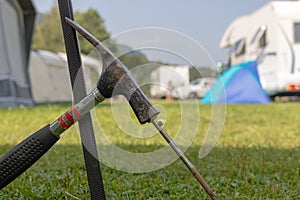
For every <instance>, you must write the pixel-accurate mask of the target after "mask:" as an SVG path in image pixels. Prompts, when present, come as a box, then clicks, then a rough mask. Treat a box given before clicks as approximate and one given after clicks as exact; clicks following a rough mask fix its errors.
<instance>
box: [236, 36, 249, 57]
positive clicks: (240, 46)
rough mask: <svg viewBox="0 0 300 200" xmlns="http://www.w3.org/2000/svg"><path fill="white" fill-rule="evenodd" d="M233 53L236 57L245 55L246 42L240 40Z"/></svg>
mask: <svg viewBox="0 0 300 200" xmlns="http://www.w3.org/2000/svg"><path fill="white" fill-rule="evenodd" d="M233 52H234V53H235V55H236V56H241V55H244V54H245V52H246V42H245V39H241V40H238V41H237V42H235V43H234V45H233Z"/></svg>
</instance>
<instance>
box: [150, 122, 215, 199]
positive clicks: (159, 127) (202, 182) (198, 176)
mask: <svg viewBox="0 0 300 200" xmlns="http://www.w3.org/2000/svg"><path fill="white" fill-rule="evenodd" d="M151 123H152V124H153V125H154V126H155V128H156V129H157V130H158V131H159V133H160V134H161V135H162V136H163V138H164V139H165V140H166V141H167V142H168V144H169V145H170V146H171V148H172V149H173V150H174V151H175V153H176V154H177V155H178V156H179V158H180V159H181V160H182V162H183V163H184V164H185V165H186V166H187V167H188V168H189V170H190V172H191V173H192V174H193V175H194V177H195V178H196V179H197V181H198V182H199V183H200V185H201V186H202V187H203V188H204V189H205V191H206V192H207V194H208V195H209V196H210V198H211V199H213V200H217V199H218V197H217V195H216V194H215V193H214V192H213V191H212V189H211V188H210V187H209V185H208V184H207V183H206V181H205V180H204V179H203V178H202V176H201V175H200V174H199V172H198V171H197V170H196V168H195V167H194V165H193V164H192V163H191V162H190V161H189V160H188V158H187V157H186V156H185V155H184V153H183V152H182V151H181V150H180V149H179V148H178V147H177V145H176V144H175V142H174V141H173V140H172V138H171V137H170V136H169V135H168V133H167V132H166V130H164V128H163V127H162V126H160V125H159V124H158V122H157V121H156V119H153V120H152V121H151Z"/></svg>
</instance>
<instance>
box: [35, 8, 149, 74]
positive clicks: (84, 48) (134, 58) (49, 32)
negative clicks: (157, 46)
mask: <svg viewBox="0 0 300 200" xmlns="http://www.w3.org/2000/svg"><path fill="white" fill-rule="evenodd" d="M75 20H76V22H78V23H79V24H81V25H82V26H83V27H84V28H85V29H87V30H88V31H89V32H90V33H91V34H93V35H94V36H95V37H96V38H97V39H99V40H100V41H101V42H103V41H104V44H105V46H107V47H108V48H109V49H110V50H111V51H112V52H114V53H115V54H118V52H127V53H126V54H125V55H122V56H121V57H120V60H121V61H122V62H123V63H124V64H125V65H127V66H128V68H133V67H136V66H138V65H142V64H145V63H147V62H148V59H147V57H146V56H145V55H144V54H142V53H140V52H138V51H132V50H131V49H130V47H128V46H126V45H117V44H116V43H115V41H114V40H112V39H109V37H110V33H109V32H108V31H107V30H106V28H105V25H104V19H103V18H102V17H101V16H100V14H99V13H98V12H97V11H96V10H95V9H91V8H90V9H88V10H87V11H86V12H76V13H75ZM78 40H79V43H80V50H81V53H83V54H90V53H91V52H92V51H93V49H94V46H93V45H92V44H90V43H89V42H88V41H87V40H86V39H84V38H83V37H82V36H81V35H80V34H78ZM32 47H33V49H45V50H50V51H55V52H65V47H64V40H63V34H62V29H61V22H60V17H59V13H58V9H57V7H56V6H55V7H53V8H52V9H51V10H50V11H49V12H47V13H45V14H44V15H41V16H40V18H39V19H38V23H37V26H36V32H35V35H34V39H33V45H32ZM91 56H97V55H95V54H93V53H92V54H91Z"/></svg>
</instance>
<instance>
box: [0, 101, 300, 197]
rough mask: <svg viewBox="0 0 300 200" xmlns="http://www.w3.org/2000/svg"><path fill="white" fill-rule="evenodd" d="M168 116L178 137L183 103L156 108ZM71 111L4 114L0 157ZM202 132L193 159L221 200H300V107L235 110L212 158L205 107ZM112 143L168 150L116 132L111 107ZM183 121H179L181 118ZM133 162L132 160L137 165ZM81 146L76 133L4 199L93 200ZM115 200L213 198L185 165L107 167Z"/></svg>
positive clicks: (106, 110) (105, 116)
mask: <svg viewBox="0 0 300 200" xmlns="http://www.w3.org/2000/svg"><path fill="white" fill-rule="evenodd" d="M156 103H157V104H160V105H161V107H163V108H164V109H165V110H166V113H170V114H168V116H169V117H168V118H167V122H166V124H165V126H166V129H167V130H168V132H169V133H170V134H171V135H172V136H173V135H174V132H176V129H177V128H178V123H179V122H178V118H179V117H180V112H179V110H180V109H178V107H179V104H177V103H176V102H174V103H164V102H156ZM69 106H70V105H68V104H55V105H39V106H36V107H33V108H5V109H0V116H1V118H0V137H1V140H0V155H1V156H2V155H3V154H5V153H6V152H7V151H8V150H9V149H11V148H12V147H14V146H15V145H16V144H17V143H18V142H20V141H22V140H23V139H24V138H25V137H27V136H29V135H30V134H31V133H33V132H35V131H36V130H38V129H39V128H41V127H43V126H44V125H46V124H47V123H51V122H52V121H53V120H55V119H56V118H57V117H58V116H59V115H60V114H62V113H63V112H64V111H65V110H67V109H68V108H69ZM199 110H200V126H199V129H198V132H197V135H196V137H195V139H194V141H193V144H192V145H191V147H190V148H189V149H188V150H187V152H186V156H187V157H188V158H189V159H190V160H191V162H192V163H193V164H194V165H195V166H196V167H197V168H198V170H199V171H200V173H201V175H202V176H203V177H204V178H205V180H206V181H207V182H208V184H209V185H210V186H211V188H212V189H213V190H214V191H215V192H216V193H217V195H218V196H219V198H220V199H300V190H299V188H300V112H299V111H300V104H299V103H273V104H270V105H228V106H227V107H226V119H225V124H224V128H223V132H222V134H221V136H220V138H219V140H218V142H217V145H216V146H215V148H214V149H213V150H212V152H211V153H210V154H208V156H206V157H204V158H203V159H199V158H198V152H199V149H200V147H201V144H202V141H203V138H204V136H205V133H206V130H207V128H208V125H209V122H210V114H211V107H210V106H209V105H200V106H199ZM96 116H97V117H99V119H101V120H99V121H100V124H101V128H102V129H103V130H104V131H105V132H106V133H107V135H109V138H110V139H111V141H113V142H114V143H115V144H117V145H118V146H119V147H121V148H123V149H126V150H129V151H132V152H150V151H154V150H156V149H157V148H160V147H161V146H164V145H165V142H164V140H163V139H162V138H161V137H160V136H154V137H152V138H150V139H149V140H145V139H138V138H132V137H129V136H128V135H126V134H124V133H123V132H122V130H121V129H120V127H118V126H117V125H116V123H115V122H114V119H113V115H112V112H111V108H110V104H109V103H104V104H101V105H99V106H98V107H97V108H96ZM178 116H179V117H178ZM129 162H130V161H129ZM85 173H86V172H85V169H84V161H83V155H82V150H81V144H80V140H79V136H78V134H77V131H76V128H75V127H72V128H71V129H70V130H68V131H67V132H66V133H64V134H63V135H62V137H61V140H60V141H59V142H58V143H57V144H56V145H55V146H54V147H53V148H52V149H51V150H50V151H49V152H48V153H47V154H46V155H45V156H44V157H42V159H41V160H39V161H38V162H37V163H36V164H35V165H34V166H33V167H31V168H30V169H29V170H28V171H26V172H25V173H24V174H22V175H21V176H20V177H19V178H17V179H16V180H15V181H14V182H12V183H11V184H9V185H8V186H7V187H5V188H4V189H2V190H1V191H0V199H89V191H88V184H87V178H86V174H85ZM102 176H103V177H104V184H105V190H106V195H107V199H209V198H208V195H207V194H206V193H205V192H204V190H203V189H202V188H201V187H200V186H199V185H198V183H197V182H196V180H194V178H193V177H192V175H190V173H189V171H188V170H187V168H186V167H185V166H184V164H183V163H182V162H181V161H176V162H174V163H172V164H171V165H169V166H168V167H165V168H163V169H161V170H157V171H154V172H149V173H128V172H123V171H118V170H115V169H112V168H110V167H107V166H105V165H102Z"/></svg>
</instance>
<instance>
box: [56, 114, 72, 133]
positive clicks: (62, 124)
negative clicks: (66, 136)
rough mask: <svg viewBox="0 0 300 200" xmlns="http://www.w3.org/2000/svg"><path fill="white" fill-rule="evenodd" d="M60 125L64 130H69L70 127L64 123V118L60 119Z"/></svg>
mask: <svg viewBox="0 0 300 200" xmlns="http://www.w3.org/2000/svg"><path fill="white" fill-rule="evenodd" d="M58 123H59V125H60V126H61V127H63V129H65V130H66V129H68V128H69V127H70V126H69V125H68V124H67V123H66V122H65V121H64V119H63V117H62V116H61V117H60V118H59V119H58Z"/></svg>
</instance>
